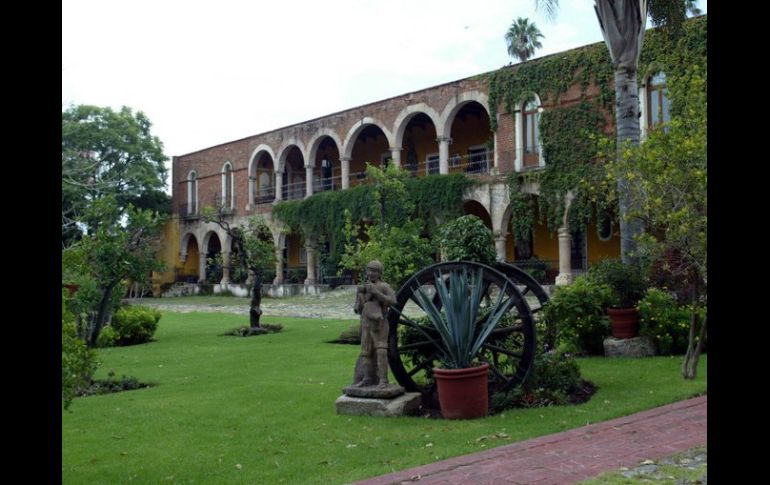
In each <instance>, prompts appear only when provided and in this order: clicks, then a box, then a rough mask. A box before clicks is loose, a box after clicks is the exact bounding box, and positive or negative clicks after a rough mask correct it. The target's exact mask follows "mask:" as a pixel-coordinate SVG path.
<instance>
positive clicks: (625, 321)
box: [607, 308, 639, 339]
mask: <svg viewBox="0 0 770 485" xmlns="http://www.w3.org/2000/svg"><path fill="white" fill-rule="evenodd" d="M607 315H609V317H610V329H611V330H612V336H613V337H615V338H620V339H622V338H632V337H636V336H637V335H639V311H638V310H637V309H636V308H608V309H607Z"/></svg>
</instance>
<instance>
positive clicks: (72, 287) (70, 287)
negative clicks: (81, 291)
mask: <svg viewBox="0 0 770 485" xmlns="http://www.w3.org/2000/svg"><path fill="white" fill-rule="evenodd" d="M62 286H64V287H65V288H67V290H69V296H72V295H74V294H75V293H77V291H78V288H80V285H76V284H68V285H62Z"/></svg>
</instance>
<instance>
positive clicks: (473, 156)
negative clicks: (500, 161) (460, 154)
mask: <svg viewBox="0 0 770 485" xmlns="http://www.w3.org/2000/svg"><path fill="white" fill-rule="evenodd" d="M487 153H488V151H487V147H486V145H476V146H472V147H468V167H467V168H466V169H465V171H466V172H468V173H486V172H487V165H488V164H487Z"/></svg>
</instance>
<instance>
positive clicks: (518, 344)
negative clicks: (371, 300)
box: [387, 262, 535, 402]
mask: <svg viewBox="0 0 770 485" xmlns="http://www.w3.org/2000/svg"><path fill="white" fill-rule="evenodd" d="M509 266H510V265H509ZM462 268H466V269H467V270H468V271H476V270H477V269H478V268H481V269H483V276H482V285H483V287H482V290H483V294H485V295H488V296H489V298H484V299H482V309H481V311H480V315H481V317H480V318H479V321H478V322H476V324H477V325H478V324H479V323H481V322H483V321H484V318H485V317H486V316H487V314H486V313H485V312H484V311H483V310H484V307H485V306H488V305H489V303H490V302H493V301H495V300H496V299H497V297H498V295H499V294H500V293H501V292H502V293H504V297H503V298H510V299H512V301H513V303H512V305H511V307H510V309H509V310H508V313H507V314H506V316H505V317H504V318H503V321H502V322H501V323H500V325H499V326H498V327H497V328H496V329H495V330H493V331H492V334H491V335H490V337H489V338H488V339H487V341H486V343H485V344H484V346H483V348H482V352H481V354H480V355H479V360H481V361H483V362H487V363H489V366H490V374H489V390H490V393H496V392H504V391H508V390H510V389H512V388H513V387H514V386H516V385H517V384H519V383H520V382H522V381H523V380H524V378H525V377H526V376H527V373H528V372H529V369H530V367H531V365H532V360H533V358H534V354H535V326H534V322H533V317H532V311H531V309H530V307H529V305H528V304H527V302H526V300H525V298H524V297H523V296H522V293H521V291H520V290H519V289H518V288H517V284H518V285H519V286H526V285H521V284H519V283H520V282H517V281H515V280H511V279H509V278H508V277H507V276H506V275H505V274H504V273H502V272H500V271H498V270H496V269H494V268H491V267H489V266H486V265H483V264H479V263H473V262H449V263H438V264H434V265H431V266H428V267H425V268H423V269H422V270H420V271H418V272H417V273H416V274H415V275H414V276H412V277H411V278H410V279H409V280H408V281H407V282H406V283H404V286H402V287H401V289H400V290H399V291H398V294H397V295H396V304H395V305H392V306H391V307H390V308H389V310H388V314H387V318H388V323H389V324H390V332H389V335H388V338H389V344H388V361H389V364H390V368H391V371H392V372H393V375H394V376H395V378H396V380H397V381H398V383H399V384H400V385H402V386H403V387H404V388H406V389H407V390H408V391H412V392H420V393H422V394H423V400H424V401H425V400H426V399H428V400H429V402H432V400H433V399H432V398H434V397H435V379H434V378H433V368H434V367H436V366H438V365H439V361H438V360H439V356H440V353H441V349H440V348H439V347H437V345H443V344H441V338H440V337H439V335H438V333H437V332H436V330H435V329H434V328H433V326H432V324H431V323H430V322H429V321H428V320H427V317H426V316H425V313H424V312H423V311H422V308H421V307H420V305H419V304H418V302H417V300H416V299H415V297H414V293H415V292H416V291H417V288H418V287H420V288H422V290H423V291H424V292H426V293H427V294H428V295H430V294H435V289H434V288H433V281H434V274H435V272H436V271H438V272H439V273H440V274H441V275H442V276H443V277H445V278H447V277H448V275H449V273H450V272H451V271H453V270H458V269H462ZM434 303H436V304H437V306H439V305H440V301H438V297H437V296H436V297H435V298H434ZM439 308H440V307H439ZM417 326H419V327H420V329H418V328H417ZM421 330H422V331H421ZM423 331H424V332H428V333H429V334H430V335H432V336H433V335H435V338H434V339H433V341H434V342H436V343H434V342H431V340H430V339H428V338H426V336H425V335H424V334H423V333H422V332H423Z"/></svg>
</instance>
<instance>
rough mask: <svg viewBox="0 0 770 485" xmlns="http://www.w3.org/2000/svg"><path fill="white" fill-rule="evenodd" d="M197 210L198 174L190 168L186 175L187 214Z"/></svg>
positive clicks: (194, 212)
mask: <svg viewBox="0 0 770 485" xmlns="http://www.w3.org/2000/svg"><path fill="white" fill-rule="evenodd" d="M197 211H198V174H197V173H196V172H195V170H192V171H191V172H190V173H189V174H188V175H187V215H188V216H189V215H193V214H196V213H197Z"/></svg>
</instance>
